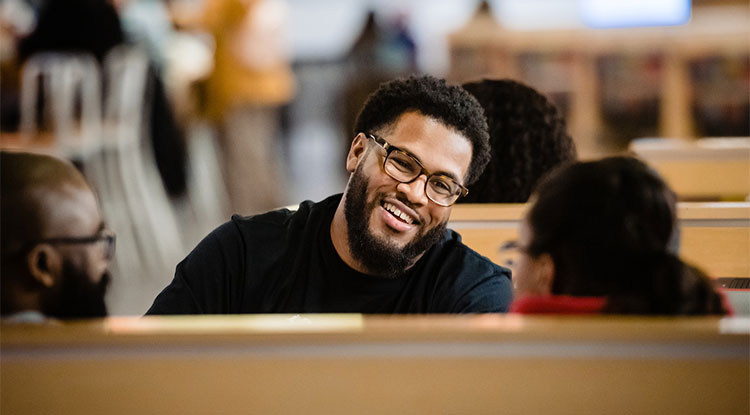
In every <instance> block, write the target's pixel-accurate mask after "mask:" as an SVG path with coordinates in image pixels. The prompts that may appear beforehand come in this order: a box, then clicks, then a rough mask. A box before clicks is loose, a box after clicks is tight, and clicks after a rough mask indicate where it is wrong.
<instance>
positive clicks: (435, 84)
mask: <svg viewBox="0 0 750 415" xmlns="http://www.w3.org/2000/svg"><path fill="white" fill-rule="evenodd" d="M409 111H418V112H419V113H421V114H423V115H425V116H428V117H431V118H434V119H436V120H438V121H440V122H441V123H443V124H445V125H446V126H447V127H450V128H452V129H454V130H455V131H457V132H458V133H460V134H461V135H463V136H464V137H466V139H467V140H469V142H470V143H471V146H472V157H471V164H469V170H468V172H467V173H466V178H465V180H466V183H467V184H471V183H474V181H475V180H476V179H477V178H478V177H479V176H480V175H481V174H482V171H483V170H484V168H485V166H487V163H488V162H489V160H490V144H489V139H490V138H489V134H488V132H487V121H486V119H485V117H484V112H483V111H482V106H481V105H479V103H478V102H477V100H476V99H475V98H474V97H472V96H471V94H469V93H468V92H466V91H465V90H464V89H463V88H461V87H460V86H458V85H448V84H447V83H446V82H445V80H443V79H437V78H434V77H432V76H429V75H422V76H410V77H408V78H399V79H395V80H392V81H388V82H384V83H382V84H380V86H379V87H378V89H377V90H376V91H375V92H373V93H372V94H371V95H370V96H369V97H368V98H367V101H366V102H365V104H364V106H363V107H362V110H361V111H360V113H359V116H357V121H356V122H355V124H354V134H358V133H360V132H364V133H371V132H376V131H378V130H379V129H382V128H387V127H389V126H391V125H392V124H393V123H394V122H396V120H397V119H398V118H399V117H400V116H401V115H402V114H404V113H406V112H409Z"/></svg>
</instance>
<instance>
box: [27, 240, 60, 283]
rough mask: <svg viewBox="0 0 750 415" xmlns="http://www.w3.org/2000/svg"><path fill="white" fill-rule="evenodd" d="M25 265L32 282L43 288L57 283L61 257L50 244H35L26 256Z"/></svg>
mask: <svg viewBox="0 0 750 415" xmlns="http://www.w3.org/2000/svg"><path fill="white" fill-rule="evenodd" d="M26 265H27V267H28V269H29V273H30V274H31V277H32V278H33V279H34V281H36V282H38V283H39V284H41V285H42V286H44V287H45V288H51V287H53V286H54V285H55V284H57V283H58V280H59V276H60V274H61V273H62V257H61V256H60V253H59V252H58V251H57V250H56V249H55V248H54V247H53V246H52V245H50V244H44V243H42V244H37V245H35V246H34V247H33V248H32V249H31V250H30V251H29V253H28V254H27V255H26Z"/></svg>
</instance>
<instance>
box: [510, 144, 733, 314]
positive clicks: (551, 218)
mask: <svg viewBox="0 0 750 415" xmlns="http://www.w3.org/2000/svg"><path fill="white" fill-rule="evenodd" d="M675 227H676V214H675V195H674V193H673V192H672V191H671V190H670V189H669V188H668V187H667V185H666V184H665V183H664V182H663V181H662V180H661V178H660V177H659V176H658V175H657V174H656V173H655V172H654V171H652V170H651V169H650V168H648V167H647V166H646V165H645V164H644V163H643V162H641V161H639V160H637V159H634V158H628V157H612V158H606V159H603V160H600V161H592V162H585V163H577V164H573V165H570V166H567V167H563V168H561V169H559V170H557V171H555V172H554V173H553V174H551V175H550V176H549V177H548V178H546V179H545V180H544V181H543V182H542V183H541V184H540V186H539V188H538V189H537V191H536V192H535V193H534V195H533V196H532V201H531V208H530V210H529V211H528V213H527V215H526V217H525V219H524V221H523V223H522V225H521V229H520V233H519V240H518V246H517V249H518V251H519V257H518V262H517V264H515V266H514V270H513V271H514V272H513V281H514V288H515V301H514V303H513V305H512V307H511V310H512V311H515V312H520V313H561V314H570V313H573V314H578V313H584V314H589V313H593V314H599V313H612V314H653V315H698V314H726V313H727V312H729V306H728V305H725V302H724V300H723V297H722V296H721V295H719V294H718V293H717V292H716V291H715V290H714V288H713V285H712V283H711V281H710V280H709V279H708V277H707V276H706V275H705V274H704V273H703V272H702V271H701V270H699V269H698V268H695V267H693V266H691V265H689V264H686V263H684V262H682V261H681V260H680V259H679V258H678V257H677V256H676V255H675V254H674V253H673V252H672V251H671V250H670V248H669V245H670V241H671V240H672V238H673V237H674V232H675Z"/></svg>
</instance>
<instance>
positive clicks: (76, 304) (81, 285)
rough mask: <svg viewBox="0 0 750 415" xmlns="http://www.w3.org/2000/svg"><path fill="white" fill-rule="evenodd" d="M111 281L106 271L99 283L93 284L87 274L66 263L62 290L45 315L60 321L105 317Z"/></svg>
mask: <svg viewBox="0 0 750 415" xmlns="http://www.w3.org/2000/svg"><path fill="white" fill-rule="evenodd" d="M110 279H111V277H110V274H109V271H106V272H105V273H104V274H103V275H102V278H101V280H100V281H99V283H94V282H91V280H90V279H89V277H88V275H86V273H85V272H82V271H80V270H79V269H77V268H76V267H75V266H73V265H72V264H70V263H67V262H66V263H65V264H63V275H62V282H61V283H60V288H59V289H58V290H56V291H55V293H54V294H53V298H52V299H51V301H49V302H48V306H47V307H46V308H47V309H46V310H44V314H45V315H48V316H50V317H56V318H60V319H73V318H94V317H105V316H106V315H107V305H106V304H105V302H104V295H105V294H106V292H107V286H108V285H109V282H110Z"/></svg>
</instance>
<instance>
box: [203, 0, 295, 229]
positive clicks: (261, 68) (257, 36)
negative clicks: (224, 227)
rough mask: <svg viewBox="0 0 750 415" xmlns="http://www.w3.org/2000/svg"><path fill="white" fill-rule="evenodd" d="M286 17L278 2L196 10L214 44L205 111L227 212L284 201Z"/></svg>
mask: <svg viewBox="0 0 750 415" xmlns="http://www.w3.org/2000/svg"><path fill="white" fill-rule="evenodd" d="M286 17H287V6H286V4H285V3H284V2H283V1H281V0H206V2H205V6H204V9H203V12H202V24H203V27H204V28H205V29H206V30H207V31H208V32H209V33H211V34H212V35H213V38H214V41H215V44H216V52H215V56H214V70H213V72H212V73H211V75H210V77H209V79H208V80H207V82H206V100H205V103H206V108H205V109H206V113H207V115H208V117H209V119H211V120H213V122H214V123H215V125H216V127H217V130H218V137H219V144H220V147H221V149H222V152H221V153H222V156H223V165H224V177H225V180H226V183H227V189H228V193H229V199H230V202H231V209H232V211H233V212H237V213H241V214H244V215H249V214H252V213H258V212H261V211H265V210H268V209H272V208H274V207H278V206H281V205H282V204H283V203H284V202H285V200H286V194H285V190H286V189H287V185H286V174H285V168H283V167H282V159H281V154H280V151H281V150H280V146H279V142H280V139H281V138H280V135H279V134H280V130H279V127H280V108H281V107H282V106H283V105H284V104H286V103H288V102H289V101H290V100H291V99H292V98H293V96H294V93H295V82H294V77H293V74H292V71H291V65H290V63H289V61H288V56H287V55H286V52H285V47H286V44H285V43H284V40H285V37H284V33H285V29H286V24H287V21H286Z"/></svg>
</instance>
